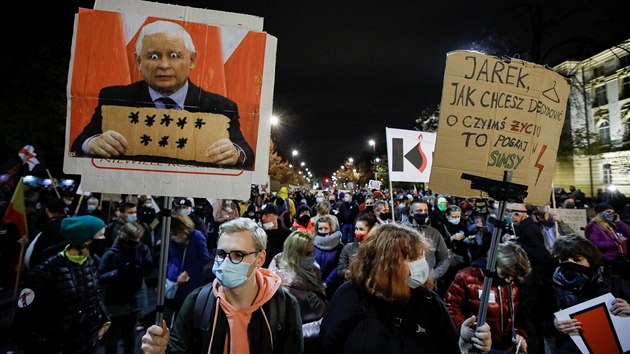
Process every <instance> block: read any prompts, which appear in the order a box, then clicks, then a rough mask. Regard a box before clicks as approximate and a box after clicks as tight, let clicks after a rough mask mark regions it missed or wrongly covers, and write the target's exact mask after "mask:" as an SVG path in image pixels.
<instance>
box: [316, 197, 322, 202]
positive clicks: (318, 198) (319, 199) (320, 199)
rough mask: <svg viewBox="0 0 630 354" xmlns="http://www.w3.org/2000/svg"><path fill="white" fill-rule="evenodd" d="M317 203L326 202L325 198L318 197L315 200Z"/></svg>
mask: <svg viewBox="0 0 630 354" xmlns="http://www.w3.org/2000/svg"><path fill="white" fill-rule="evenodd" d="M315 201H316V202H317V203H321V202H323V201H324V198H322V197H317V198H315Z"/></svg>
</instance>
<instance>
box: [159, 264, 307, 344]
mask: <svg viewBox="0 0 630 354" xmlns="http://www.w3.org/2000/svg"><path fill="white" fill-rule="evenodd" d="M255 276H256V281H257V282H258V285H259V290H258V295H256V298H255V299H254V301H253V302H252V305H251V306H250V307H248V308H245V309H241V310H237V309H235V308H234V307H233V306H231V305H230V304H229V303H228V302H227V301H226V300H225V292H224V290H223V287H222V286H221V285H219V283H218V281H216V280H215V283H214V284H213V290H212V293H213V294H212V295H211V296H213V297H214V296H216V301H215V309H214V314H213V317H212V323H210V326H209V328H210V331H211V333H210V335H209V336H204V335H203V333H202V332H201V330H200V329H198V328H196V327H195V324H194V323H193V322H194V321H193V311H194V309H195V301H196V300H197V296H199V292H200V290H201V288H198V289H196V290H194V291H193V292H192V293H191V294H190V295H189V296H188V297H187V298H186V300H185V301H184V304H183V305H182V308H181V310H180V311H179V313H178V315H177V318H176V319H175V323H174V324H173V329H172V330H171V337H170V340H169V343H168V353H170V354H174V353H175V354H178V353H194V354H197V353H199V354H206V353H209V354H225V353H234V354H237V353H238V354H241V353H249V354H258V353H260V354H271V353H273V354H293V353H300V352H301V351H302V349H303V345H302V321H301V318H300V310H299V307H298V304H297V301H296V300H295V298H294V297H293V296H291V295H289V294H286V302H285V305H286V309H285V310H286V311H285V313H286V321H285V327H284V328H283V329H282V333H283V335H282V336H280V338H278V339H279V340H278V341H277V343H274V342H273V335H272V330H271V327H270V323H269V318H270V310H269V302H270V301H269V300H271V298H272V297H273V296H275V295H276V294H277V292H279V291H284V290H283V289H282V288H281V280H280V277H279V276H277V275H275V274H273V273H271V272H270V271H269V270H267V269H264V268H259V269H258V270H257V271H256V273H255ZM204 337H208V338H209V342H208V341H204V339H203V338H204ZM209 348H210V349H209Z"/></svg>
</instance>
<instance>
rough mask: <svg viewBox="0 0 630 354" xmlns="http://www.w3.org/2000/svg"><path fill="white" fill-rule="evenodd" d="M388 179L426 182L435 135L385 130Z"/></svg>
mask: <svg viewBox="0 0 630 354" xmlns="http://www.w3.org/2000/svg"><path fill="white" fill-rule="evenodd" d="M385 135H386V137H387V159H388V167H389V179H390V180H391V181H398V182H428V181H429V176H430V175H431V166H432V164H433V149H434V148H435V136H436V134H435V133H427V132H421V131H418V130H403V129H391V128H385Z"/></svg>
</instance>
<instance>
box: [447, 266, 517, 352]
mask: <svg viewBox="0 0 630 354" xmlns="http://www.w3.org/2000/svg"><path fill="white" fill-rule="evenodd" d="M485 263H486V259H485V258H484V259H479V260H477V261H475V262H473V264H472V265H471V266H470V267H467V268H464V269H462V270H460V271H458V272H457V274H456V275H455V279H454V280H453V282H452V283H451V286H450V287H449V288H448V290H447V291H446V293H445V294H444V302H445V303H446V308H447V309H448V312H449V313H450V314H451V317H452V318H453V322H455V325H456V326H457V328H458V329H459V328H461V325H462V323H463V322H464V320H466V319H467V318H468V317H470V316H471V315H477V313H478V311H479V303H480V299H479V297H480V294H481V291H482V290H483V281H484V271H483V268H485ZM492 283H493V284H492V288H491V291H492V293H491V295H490V301H489V303H488V312H487V315H486V322H487V323H488V325H490V330H491V332H492V348H494V349H501V350H509V349H510V348H512V346H513V343H512V326H514V330H515V331H516V334H518V335H520V336H522V337H523V338H525V339H527V334H526V332H525V331H524V330H523V329H522V328H521V327H520V326H519V325H518V323H515V322H519V321H517V320H516V317H517V316H516V314H517V313H518V310H519V290H518V287H517V286H516V285H515V284H514V283H505V282H504V281H503V280H500V279H493V282H492ZM497 283H498V284H497Z"/></svg>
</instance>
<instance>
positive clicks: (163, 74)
mask: <svg viewBox="0 0 630 354" xmlns="http://www.w3.org/2000/svg"><path fill="white" fill-rule="evenodd" d="M196 60H197V54H196V53H190V52H189V51H188V49H186V46H185V45H184V40H183V39H182V38H181V37H180V36H178V35H177V34H171V33H155V34H151V35H148V36H145V37H144V39H143V41H142V52H141V53H139V54H138V55H137V56H136V61H137V63H138V67H139V69H140V72H141V73H142V76H143V77H144V80H145V81H146V82H147V83H148V84H149V86H151V87H152V88H153V89H154V90H156V91H158V92H160V93H162V94H163V95H170V94H172V93H174V92H175V91H177V90H179V89H180V88H181V87H182V86H184V84H185V83H186V80H188V74H189V72H190V69H192V68H194V67H195V63H196Z"/></svg>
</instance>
